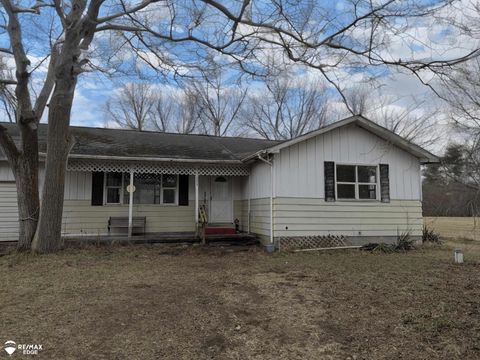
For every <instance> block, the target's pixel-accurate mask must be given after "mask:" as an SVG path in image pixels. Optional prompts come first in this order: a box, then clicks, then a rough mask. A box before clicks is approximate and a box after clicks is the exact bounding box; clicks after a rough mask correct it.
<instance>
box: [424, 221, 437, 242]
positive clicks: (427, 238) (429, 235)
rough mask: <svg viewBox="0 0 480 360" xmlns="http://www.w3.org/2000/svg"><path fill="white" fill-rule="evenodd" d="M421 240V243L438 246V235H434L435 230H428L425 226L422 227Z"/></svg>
mask: <svg viewBox="0 0 480 360" xmlns="http://www.w3.org/2000/svg"><path fill="white" fill-rule="evenodd" d="M422 240H423V242H430V243H435V244H439V243H440V235H439V234H438V233H436V232H435V230H433V229H429V228H428V227H427V226H426V225H424V226H423V232H422Z"/></svg>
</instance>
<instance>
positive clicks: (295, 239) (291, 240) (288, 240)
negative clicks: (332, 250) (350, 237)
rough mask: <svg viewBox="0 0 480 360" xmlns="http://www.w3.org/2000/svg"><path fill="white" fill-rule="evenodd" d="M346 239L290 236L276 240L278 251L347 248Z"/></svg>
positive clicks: (333, 236) (341, 236) (344, 237)
mask: <svg viewBox="0 0 480 360" xmlns="http://www.w3.org/2000/svg"><path fill="white" fill-rule="evenodd" d="M346 241H347V237H346V236H343V235H340V236H335V235H322V236H320V235H318V236H291V237H280V238H278V239H277V247H278V249H279V250H285V251H288V250H297V249H315V248H328V247H340V246H347V243H346Z"/></svg>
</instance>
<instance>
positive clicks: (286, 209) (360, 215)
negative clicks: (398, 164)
mask: <svg viewBox="0 0 480 360" xmlns="http://www.w3.org/2000/svg"><path fill="white" fill-rule="evenodd" d="M274 204H275V206H274V215H275V216H274V229H275V237H278V236H305V235H328V234H335V235H346V236H396V235H398V234H400V233H403V232H406V231H409V232H410V234H411V235H413V236H418V235H421V234H422V225H423V221H422V206H421V203H420V201H413V200H412V201H398V200H394V201H392V202H390V203H381V202H371V203H357V202H339V201H337V202H334V203H328V202H325V201H324V200H323V199H313V198H276V199H275V203H274ZM287 228H288V229H287Z"/></svg>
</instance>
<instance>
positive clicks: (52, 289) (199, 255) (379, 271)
mask: <svg viewBox="0 0 480 360" xmlns="http://www.w3.org/2000/svg"><path fill="white" fill-rule="evenodd" d="M467 245H468V246H478V245H475V244H474V245H472V244H470V243H468V244H467ZM463 246H465V243H458V242H457V243H453V244H450V243H447V244H445V245H443V246H441V247H439V246H430V247H427V248H421V249H419V250H416V251H413V252H409V253H404V254H403V253H402V254H388V255H382V254H365V253H359V252H349V253H343V252H332V253H328V254H327V253H308V254H305V253H303V254H274V255H268V254H265V253H263V252H261V251H257V250H249V251H231V249H229V248H221V247H210V248H209V247H207V248H204V247H192V246H188V247H171V246H158V245H146V246H133V247H110V248H94V247H91V248H88V249H68V250H65V251H64V252H61V253H59V254H55V255H49V256H32V255H16V254H9V255H6V256H3V257H0V283H1V284H2V288H3V289H4V291H3V292H2V297H0V310H1V311H0V324H1V325H2V326H1V327H0V342H1V341H6V340H13V341H16V342H17V343H39V344H43V347H44V349H45V350H44V351H43V352H42V353H41V354H40V355H39V356H38V357H37V358H39V359H91V358H95V359H159V358H161V359H275V360H276V359H347V358H350V359H386V358H388V359H393V358H395V359H427V358H428V359H478V358H480V332H479V331H478V330H479V329H480V289H479V287H478V279H479V278H480V251H478V249H477V248H470V247H468V248H466V249H467V250H466V254H465V258H466V259H467V262H466V263H465V264H463V265H461V266H459V265H454V264H452V251H453V248H456V247H463Z"/></svg>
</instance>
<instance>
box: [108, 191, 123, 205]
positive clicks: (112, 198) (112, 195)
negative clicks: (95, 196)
mask: <svg viewBox="0 0 480 360" xmlns="http://www.w3.org/2000/svg"><path fill="white" fill-rule="evenodd" d="M107 203H108V204H118V203H120V188H107Z"/></svg>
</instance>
